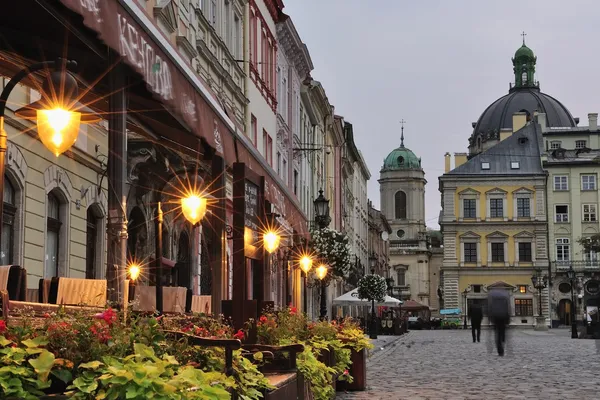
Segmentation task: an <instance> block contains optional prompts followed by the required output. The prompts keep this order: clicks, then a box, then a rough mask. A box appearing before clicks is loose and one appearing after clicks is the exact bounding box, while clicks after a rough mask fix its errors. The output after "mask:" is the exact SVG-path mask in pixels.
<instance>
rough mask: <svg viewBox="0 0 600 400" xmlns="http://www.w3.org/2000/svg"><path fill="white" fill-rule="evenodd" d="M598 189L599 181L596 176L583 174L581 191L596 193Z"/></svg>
mask: <svg viewBox="0 0 600 400" xmlns="http://www.w3.org/2000/svg"><path fill="white" fill-rule="evenodd" d="M584 178H587V179H584ZM590 178H591V179H590ZM584 180H587V182H584ZM586 186H587V187H586ZM597 188H598V185H597V179H596V175H595V174H582V175H581V190H582V191H594V190H596V189H597Z"/></svg>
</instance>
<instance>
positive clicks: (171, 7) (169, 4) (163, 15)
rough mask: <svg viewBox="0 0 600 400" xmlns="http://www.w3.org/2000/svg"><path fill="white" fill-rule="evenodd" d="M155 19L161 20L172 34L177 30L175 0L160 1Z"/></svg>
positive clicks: (155, 9)
mask: <svg viewBox="0 0 600 400" xmlns="http://www.w3.org/2000/svg"><path fill="white" fill-rule="evenodd" d="M154 17H155V18H157V19H160V20H161V22H162V23H163V24H164V25H165V26H166V27H167V29H169V30H170V32H171V33H173V32H175V30H176V29H177V13H176V12H175V4H174V2H173V0H158V1H157V2H156V5H155V6H154Z"/></svg>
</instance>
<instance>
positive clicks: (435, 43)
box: [284, 0, 600, 227]
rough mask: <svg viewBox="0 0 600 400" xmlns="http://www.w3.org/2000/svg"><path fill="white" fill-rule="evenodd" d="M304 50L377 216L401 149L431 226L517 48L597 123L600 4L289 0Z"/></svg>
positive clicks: (544, 80)
mask: <svg viewBox="0 0 600 400" xmlns="http://www.w3.org/2000/svg"><path fill="white" fill-rule="evenodd" d="M284 3H285V9H284V12H285V13H286V14H288V15H290V16H291V18H292V20H293V22H294V24H295V26H296V29H297V31H298V33H299V34H300V37H301V38H302V40H303V41H304V43H306V45H307V46H308V50H309V51H310V55H311V58H312V61H313V64H314V66H315V69H314V71H313V72H312V76H313V78H314V79H316V80H318V81H320V82H321V83H322V84H323V87H324V88H325V90H326V92H327V96H328V98H329V101H330V102H331V103H332V104H333V105H334V106H335V111H336V114H339V115H342V116H344V118H345V119H346V120H347V121H349V122H351V123H352V124H353V126H354V135H355V140H356V145H357V147H358V148H359V149H360V150H361V151H362V153H363V156H364V158H365V160H366V162H367V165H368V167H369V169H370V171H371V175H372V176H371V179H370V181H369V198H370V199H371V200H372V201H373V203H374V205H375V206H376V207H379V184H378V183H377V179H378V178H379V170H380V168H381V165H382V163H383V159H384V157H385V156H386V155H387V154H388V153H389V152H390V151H391V150H392V149H393V148H395V147H398V146H399V145H400V120H401V119H404V120H405V121H406V123H405V129H404V134H405V137H406V138H405V145H406V147H408V148H410V149H411V150H413V151H414V152H415V154H416V155H417V156H419V157H421V158H422V165H423V167H424V169H425V173H426V178H427V181H428V184H427V187H426V221H427V225H428V226H430V227H438V224H437V218H438V214H439V211H440V209H441V207H440V195H439V192H438V176H439V175H441V174H442V173H443V172H444V170H443V169H444V153H445V152H447V151H449V152H451V153H454V152H466V151H467V144H468V142H467V140H468V138H469V136H470V134H471V133H472V127H471V122H474V121H476V120H477V119H478V118H479V116H480V115H481V113H482V112H483V111H484V110H485V108H486V107H487V106H488V105H490V104H491V103H492V102H493V101H495V100H496V99H497V98H499V97H501V96H503V95H505V94H507V93H508V87H509V86H508V85H509V82H513V81H514V75H513V71H512V62H511V58H512V57H513V55H514V53H515V51H516V50H517V49H518V48H519V47H520V46H521V44H522V37H521V32H522V31H525V33H526V34H527V35H526V37H525V41H526V44H527V45H528V46H529V47H530V48H531V49H532V50H533V51H534V53H535V55H536V56H537V66H536V79H537V80H538V81H539V82H540V88H541V90H542V92H544V93H547V94H549V95H551V96H553V97H555V98H556V99H558V100H559V101H560V102H562V103H563V104H564V105H565V106H566V107H567V108H568V109H569V110H570V111H571V114H572V115H573V116H574V117H580V119H581V121H580V125H583V126H585V125H587V124H588V122H587V114H588V113H590V112H600V104H599V100H598V99H599V96H598V94H599V93H600V80H599V79H598V71H599V67H598V65H599V64H600V52H599V51H598V39H599V36H600V35H599V34H600V28H599V25H598V22H597V21H598V17H599V16H600V2H598V1H597V0H573V1H570V2H568V7H566V3H565V2H564V1H559V0H544V1H542V0H536V1H522V0H521V1H516V0H505V1H493V2H491V1H480V0H479V1H478V0H456V1H444V0H432V1H405V0H371V1H365V0H285V1H284Z"/></svg>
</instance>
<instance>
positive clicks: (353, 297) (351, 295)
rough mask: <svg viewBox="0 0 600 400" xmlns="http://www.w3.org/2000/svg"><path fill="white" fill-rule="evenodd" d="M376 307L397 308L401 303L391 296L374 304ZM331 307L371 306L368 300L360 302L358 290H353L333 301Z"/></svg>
mask: <svg viewBox="0 0 600 400" xmlns="http://www.w3.org/2000/svg"><path fill="white" fill-rule="evenodd" d="M375 304H376V305H378V306H384V307H397V306H398V305H400V304H402V301H400V300H398V299H396V298H393V297H391V296H385V300H384V301H383V302H382V303H375ZM333 305H335V306H369V307H370V306H371V302H370V301H369V300H366V299H364V300H362V299H359V298H358V289H353V290H351V291H349V292H348V293H345V294H343V295H341V296H340V297H337V298H335V299H333Z"/></svg>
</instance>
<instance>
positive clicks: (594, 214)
mask: <svg viewBox="0 0 600 400" xmlns="http://www.w3.org/2000/svg"><path fill="white" fill-rule="evenodd" d="M586 207H588V212H586V211H585V208H586ZM592 208H593V211H592ZM586 214H587V215H588V219H586ZM581 221H582V222H598V205H597V204H595V203H584V204H582V205H581Z"/></svg>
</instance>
